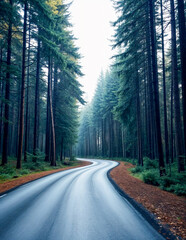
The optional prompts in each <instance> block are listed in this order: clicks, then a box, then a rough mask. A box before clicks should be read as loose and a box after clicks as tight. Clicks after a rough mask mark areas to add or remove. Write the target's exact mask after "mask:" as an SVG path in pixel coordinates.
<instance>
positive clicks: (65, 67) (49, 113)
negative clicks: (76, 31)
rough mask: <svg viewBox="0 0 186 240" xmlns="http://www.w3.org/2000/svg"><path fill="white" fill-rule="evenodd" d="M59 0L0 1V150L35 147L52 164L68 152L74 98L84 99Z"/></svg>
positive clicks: (12, 152)
mask: <svg viewBox="0 0 186 240" xmlns="http://www.w3.org/2000/svg"><path fill="white" fill-rule="evenodd" d="M68 8H69V5H67V4H65V3H64V2H63V1H61V0H55V1H53V0H40V1H38V0H6V1H5V0H1V1H0V155H1V156H2V165H5V164H7V162H8V156H15V157H16V158H17V168H21V162H22V158H24V161H25V162H26V161H27V159H28V154H30V155H31V156H32V161H33V162H36V161H37V158H38V156H39V154H40V152H44V153H45V161H47V162H50V163H51V165H52V166H55V165H56V159H58V158H59V157H60V158H61V159H62V158H63V157H65V156H66V155H68V156H70V155H71V154H72V146H73V145H74V144H75V142H76V139H77V127H78V121H77V116H78V115H77V114H78V112H77V102H78V101H79V102H80V103H84V101H83V99H82V91H81V89H80V84H79V82H78V81H77V77H78V76H82V73H81V70H80V66H79V65H78V59H79V58H80V55H79V54H78V49H77V48H76V46H75V45H74V36H73V35H72V33H71V31H70V30H69V29H70V28H69V27H70V26H71V24H70V22H69V12H68Z"/></svg>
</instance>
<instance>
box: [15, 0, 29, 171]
mask: <svg viewBox="0 0 186 240" xmlns="http://www.w3.org/2000/svg"><path fill="white" fill-rule="evenodd" d="M27 10H28V2H27V1H26V2H25V6H24V26H23V54H22V79H21V109H20V124H19V144H18V156H17V166H16V167H17V168H18V169H19V168H21V159H22V149H23V130H24V105H25V70H26V66H25V59H26V32H27Z"/></svg>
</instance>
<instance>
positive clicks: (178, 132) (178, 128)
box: [170, 0, 184, 172]
mask: <svg viewBox="0 0 186 240" xmlns="http://www.w3.org/2000/svg"><path fill="white" fill-rule="evenodd" d="M170 7H171V44H172V49H171V52H172V80H173V90H174V115H175V137H176V153H177V158H178V172H180V171H184V161H183V155H184V151H183V138H182V124H181V113H180V96H179V88H178V66H177V49H176V23H175V11H174V0H170Z"/></svg>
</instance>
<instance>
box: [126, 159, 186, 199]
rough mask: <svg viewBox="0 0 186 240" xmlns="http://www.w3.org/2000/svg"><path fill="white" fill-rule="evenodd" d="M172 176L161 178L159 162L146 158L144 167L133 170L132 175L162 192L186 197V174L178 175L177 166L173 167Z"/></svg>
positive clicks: (173, 165)
mask: <svg viewBox="0 0 186 240" xmlns="http://www.w3.org/2000/svg"><path fill="white" fill-rule="evenodd" d="M171 169H172V171H171V174H168V175H166V176H162V177H160V176H159V169H158V162H157V161H156V160H151V159H149V158H147V157H145V158H144V167H141V166H136V167H134V168H131V169H130V171H131V173H132V174H133V175H134V176H135V177H138V178H140V179H141V180H143V181H144V182H145V183H147V184H151V185H154V186H158V187H160V188H161V189H162V190H165V191H168V192H172V193H175V194H176V195H179V196H185V195H186V173H180V174H179V173H177V167H176V164H175V163H173V164H172V166H171Z"/></svg>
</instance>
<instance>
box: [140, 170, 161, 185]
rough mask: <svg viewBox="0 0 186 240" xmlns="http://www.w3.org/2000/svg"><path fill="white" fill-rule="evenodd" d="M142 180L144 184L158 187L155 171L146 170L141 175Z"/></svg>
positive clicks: (157, 176)
mask: <svg viewBox="0 0 186 240" xmlns="http://www.w3.org/2000/svg"><path fill="white" fill-rule="evenodd" d="M142 180H143V181H144V182H145V183H148V184H152V185H154V186H159V181H158V180H159V175H158V172H157V171H156V170H147V171H144V172H143V173H142Z"/></svg>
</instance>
